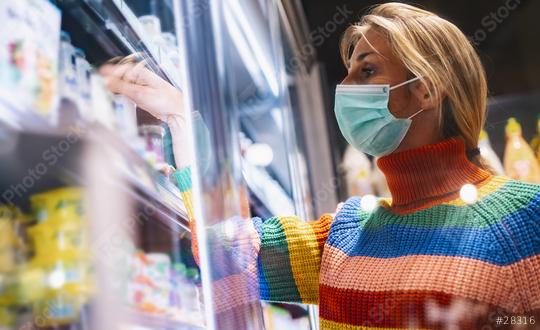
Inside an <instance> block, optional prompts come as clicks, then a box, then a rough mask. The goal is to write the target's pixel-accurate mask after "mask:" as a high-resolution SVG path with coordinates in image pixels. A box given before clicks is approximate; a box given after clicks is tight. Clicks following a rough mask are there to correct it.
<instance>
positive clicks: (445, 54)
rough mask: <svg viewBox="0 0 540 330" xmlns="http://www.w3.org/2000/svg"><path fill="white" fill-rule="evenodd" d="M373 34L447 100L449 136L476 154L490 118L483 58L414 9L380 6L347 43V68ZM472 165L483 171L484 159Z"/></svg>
mask: <svg viewBox="0 0 540 330" xmlns="http://www.w3.org/2000/svg"><path fill="white" fill-rule="evenodd" d="M371 28H373V29H375V30H376V31H377V32H380V33H382V34H383V35H384V36H385V37H386V38H387V39H388V40H389V43H390V47H391V49H392V51H393V52H394V54H395V55H396V56H397V57H398V58H399V59H401V61H402V62H403V64H404V65H405V67H406V68H407V70H408V71H409V72H410V73H411V74H412V75H414V76H416V77H421V81H422V83H424V84H425V85H426V87H427V89H428V90H429V91H430V96H431V97H434V98H435V99H436V100H441V102H440V105H439V107H438V109H437V110H438V113H439V125H440V127H441V128H442V133H443V136H444V137H445V138H447V137H453V136H459V137H462V138H463V140H464V141H465V146H466V149H467V151H468V152H470V151H472V150H474V149H476V148H477V146H478V139H479V136H480V130H481V129H482V127H483V125H484V121H485V116H486V100H487V83H486V76H485V71H484V68H483V66H482V63H481V61H480V58H479V57H478V54H477V53H476V51H475V49H474V48H473V46H472V45H471V43H470V41H469V40H468V39H467V37H466V36H465V35H464V34H463V32H461V31H460V30H459V28H457V27H456V26H455V25H454V24H452V23H450V22H449V21H447V20H445V19H443V18H441V17H439V16H437V15H435V14H434V13H431V12H429V11H426V10H423V9H420V8H417V7H414V6H410V5H407V4H403V3H396V2H392V3H385V4H381V5H377V6H375V7H372V8H371V10H370V11H369V12H368V13H367V14H366V15H365V16H363V17H362V18H361V20H360V22H358V23H356V24H354V25H352V26H349V27H348V28H347V30H346V31H345V33H344V34H343V36H342V38H341V43H340V52H341V58H342V60H343V62H344V63H345V65H346V66H347V67H348V66H349V60H350V56H351V52H352V50H353V49H354V47H355V46H356V43H357V42H358V41H359V40H360V39H361V38H362V37H363V36H364V33H365V32H366V31H367V30H368V29H371ZM366 41H367V40H366ZM368 42H369V41H368ZM472 160H473V162H475V163H477V164H478V165H482V164H481V159H480V157H479V156H475V157H473V159H472Z"/></svg>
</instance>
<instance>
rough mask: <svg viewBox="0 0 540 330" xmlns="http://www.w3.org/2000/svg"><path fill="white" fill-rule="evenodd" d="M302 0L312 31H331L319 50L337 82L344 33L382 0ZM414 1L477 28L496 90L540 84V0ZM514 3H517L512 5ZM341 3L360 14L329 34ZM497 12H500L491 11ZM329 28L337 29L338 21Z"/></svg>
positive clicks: (470, 32) (465, 29) (470, 30)
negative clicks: (341, 40)
mask: <svg viewBox="0 0 540 330" xmlns="http://www.w3.org/2000/svg"><path fill="white" fill-rule="evenodd" d="M302 2H303V6H304V9H305V13H306V16H307V19H308V23H309V26H310V30H311V31H317V30H319V29H323V30H324V31H325V32H326V35H328V38H325V40H324V42H323V43H322V44H320V45H319V46H318V47H317V51H318V58H319V61H321V62H322V63H324V65H325V66H326V70H327V74H328V81H329V84H330V86H334V85H335V84H336V83H338V82H339V81H340V80H341V79H342V77H343V76H344V74H345V69H344V68H343V65H342V64H341V61H340V59H339V51H338V43H339V37H340V36H341V33H342V32H343V30H344V29H345V28H346V27H347V26H348V25H349V24H351V23H354V22H356V21H357V20H358V18H359V17H360V16H361V15H362V13H364V12H365V11H366V9H367V8H368V7H369V6H372V5H375V4H378V3H381V1H366V0H355V1H343V0H324V1H314V0H303V1H302ZM409 3H412V2H409ZM412 4H416V5H419V6H420V7H423V8H424V9H427V10H430V11H433V12H435V13H437V14H438V15H440V16H442V17H444V18H446V19H448V20H450V21H451V22H453V23H454V24H456V25H457V26H458V27H459V28H461V29H462V31H463V32H464V33H465V34H466V35H467V36H474V35H475V33H476V36H477V39H476V40H477V41H478V42H477V49H478V51H479V53H480V55H481V57H482V60H483V63H484V65H485V66H486V70H487V72H488V77H489V82H490V91H491V94H492V95H500V94H509V93H523V92H525V91H531V90H535V89H536V90H537V89H538V88H540V61H539V60H540V36H539V34H540V20H539V18H538V16H539V14H540V1H535V0H475V1H471V0H452V1H448V0H444V1H443V0H426V1H416V2H414V3H412ZM514 6H516V8H515V9H511V8H513V7H514ZM340 8H341V9H342V10H343V9H346V10H350V11H352V12H354V14H351V15H350V16H349V17H348V20H347V21H346V22H344V23H342V24H336V25H337V29H336V31H335V32H333V33H329V32H328V31H329V30H328V29H326V28H325V24H327V23H328V22H331V21H332V17H333V16H334V14H336V13H337V12H338V10H340ZM501 8H502V9H501ZM492 13H493V14H494V16H490V15H491V14H492ZM505 15H506V17H504V16H505ZM485 17H488V18H485ZM327 27H330V28H331V27H332V25H331V24H330V25H327ZM489 30H492V31H491V32H490V31H489ZM319 31H321V30H319ZM313 33H315V32H313ZM314 35H315V34H314ZM321 35H322V33H321Z"/></svg>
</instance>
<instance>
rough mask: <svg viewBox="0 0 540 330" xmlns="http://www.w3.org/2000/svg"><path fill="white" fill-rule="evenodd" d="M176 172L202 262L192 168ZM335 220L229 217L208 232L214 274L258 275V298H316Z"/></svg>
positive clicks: (223, 276) (325, 217)
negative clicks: (196, 222) (320, 272)
mask: <svg viewBox="0 0 540 330" xmlns="http://www.w3.org/2000/svg"><path fill="white" fill-rule="evenodd" d="M174 176H175V178H176V181H177V185H178V187H179V189H180V191H181V192H182V197H183V199H184V204H186V209H187V210H188V213H189V217H190V226H191V229H192V248H193V255H194V256H195V259H196V261H197V263H199V259H198V246H197V239H196V235H197V231H196V228H195V222H194V221H193V208H192V204H191V181H190V179H191V177H190V170H189V168H185V169H182V170H179V171H177V172H176V173H175V174H174ZM332 219H333V216H332V215H330V214H328V215H323V216H322V217H321V218H320V219H319V220H317V221H311V222H305V221H303V220H301V219H299V218H298V217H295V216H287V217H279V216H276V217H272V218H269V219H267V220H265V221H263V220H262V219H260V218H252V219H251V220H245V219H231V220H227V221H225V222H223V223H220V224H219V225H214V226H212V227H210V228H208V229H207V230H206V235H207V237H209V238H210V239H209V241H210V245H211V247H210V249H209V250H210V258H211V259H212V260H211V262H212V266H213V268H216V269H215V270H213V271H214V272H215V274H214V279H217V280H218V281H227V280H228V279H227V278H229V279H231V280H232V277H234V276H236V277H238V275H239V274H240V273H242V272H243V273H244V275H247V276H245V278H251V277H253V278H254V279H256V282H257V283H255V284H254V285H255V286H257V290H255V291H258V296H257V299H261V300H267V301H276V302H293V303H305V304H316V303H318V291H319V271H320V265H321V257H322V250H323V246H324V243H325V242H326V240H327V238H328V233H329V229H330V224H331V222H332ZM216 244H219V246H216ZM224 251H226V252H224ZM224 253H226V254H227V255H224ZM233 259H234V260H233ZM239 261H240V262H239ZM223 263H226V264H227V267H223V269H220V268H222V267H220V266H219V265H220V264H223ZM251 263H253V264H251ZM231 265H236V266H235V267H231ZM225 268H228V269H225ZM246 272H249V273H250V274H245V273H246ZM249 291H250V292H251V291H253V290H249ZM247 296H251V294H247Z"/></svg>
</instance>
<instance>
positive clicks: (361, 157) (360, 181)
mask: <svg viewBox="0 0 540 330" xmlns="http://www.w3.org/2000/svg"><path fill="white" fill-rule="evenodd" d="M342 168H343V170H344V171H345V180H346V181H347V191H348V193H349V196H364V195H367V194H373V187H372V186H371V172H372V171H371V162H370V161H369V159H368V157H367V156H366V155H365V154H363V153H362V152H360V151H358V150H356V149H354V148H353V147H352V146H348V147H347V149H346V150H345V155H344V156H343V164H342Z"/></svg>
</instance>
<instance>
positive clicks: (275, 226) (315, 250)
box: [100, 63, 332, 309]
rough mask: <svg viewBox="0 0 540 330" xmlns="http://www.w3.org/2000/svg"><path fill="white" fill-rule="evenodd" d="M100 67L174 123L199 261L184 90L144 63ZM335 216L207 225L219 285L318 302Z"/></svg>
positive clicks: (119, 88) (117, 89)
mask: <svg viewBox="0 0 540 330" xmlns="http://www.w3.org/2000/svg"><path fill="white" fill-rule="evenodd" d="M100 72H101V73H102V74H103V75H104V76H105V77H106V79H107V84H108V87H109V89H110V90H111V91H112V92H114V93H118V94H123V95H125V96H127V97H128V98H130V99H131V100H133V101H134V102H135V103H136V104H137V106H138V107H139V108H141V109H144V110H146V111H148V112H149V113H150V114H152V115H154V116H155V117H156V118H158V119H161V120H162V121H164V122H166V123H167V124H168V125H169V128H170V130H171V135H172V140H173V150H174V154H175V161H176V164H177V167H178V170H177V171H176V172H175V173H174V174H173V176H174V178H175V180H176V183H177V185H178V188H179V189H180V191H181V194H182V199H183V201H184V204H185V206H186V210H187V212H188V216H189V219H190V226H191V232H192V248H193V255H194V257H195V259H196V261H197V263H199V260H198V250H199V248H198V246H197V232H198V230H197V229H196V228H195V221H193V219H194V212H193V205H192V196H191V167H190V164H192V160H193V151H192V150H191V146H192V142H191V139H192V138H191V136H190V130H189V129H186V127H187V122H186V117H185V110H184V109H183V99H182V94H181V93H180V91H178V90H177V89H176V88H174V87H173V86H171V85H170V84H169V83H167V82H166V81H164V80H163V79H161V78H160V77H158V76H157V75H155V74H154V73H152V72H151V71H149V70H147V69H146V68H145V66H144V64H143V63H127V64H121V65H107V66H104V67H102V68H101V70H100ZM331 221H332V216H331V215H325V216H323V217H321V218H320V219H319V220H317V221H314V222H304V221H302V220H301V219H299V218H297V217H273V218H270V219H268V220H266V221H262V220H261V219H259V218H254V219H241V218H234V219H229V220H226V221H223V222H222V223H220V224H217V225H214V226H211V227H209V228H205V233H206V235H207V237H208V239H207V241H208V242H209V245H210V246H208V247H207V248H208V252H209V257H210V262H211V263H212V268H213V269H212V271H213V276H212V278H213V280H214V283H213V284H214V285H215V288H214V289H215V290H217V292H221V293H222V294H221V296H224V297H228V296H229V295H230V293H228V292H227V291H228V290H230V288H231V287H243V288H244V289H245V290H246V292H244V294H243V295H242V296H244V299H246V298H247V299H257V300H258V299H263V300H271V301H280V302H298V303H300V302H301V303H310V304H315V303H317V302H318V288H319V283H318V278H319V269H320V263H321V255H322V248H323V245H324V242H325V241H326V239H327V237H328V231H329V228H330V223H331ZM231 228H232V229H233V230H232V231H231ZM217 303H218V304H219V303H220V302H217ZM221 303H223V306H221V308H223V309H226V308H230V306H229V301H227V300H226V299H224V301H223V302H221ZM218 309H220V308H218Z"/></svg>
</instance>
